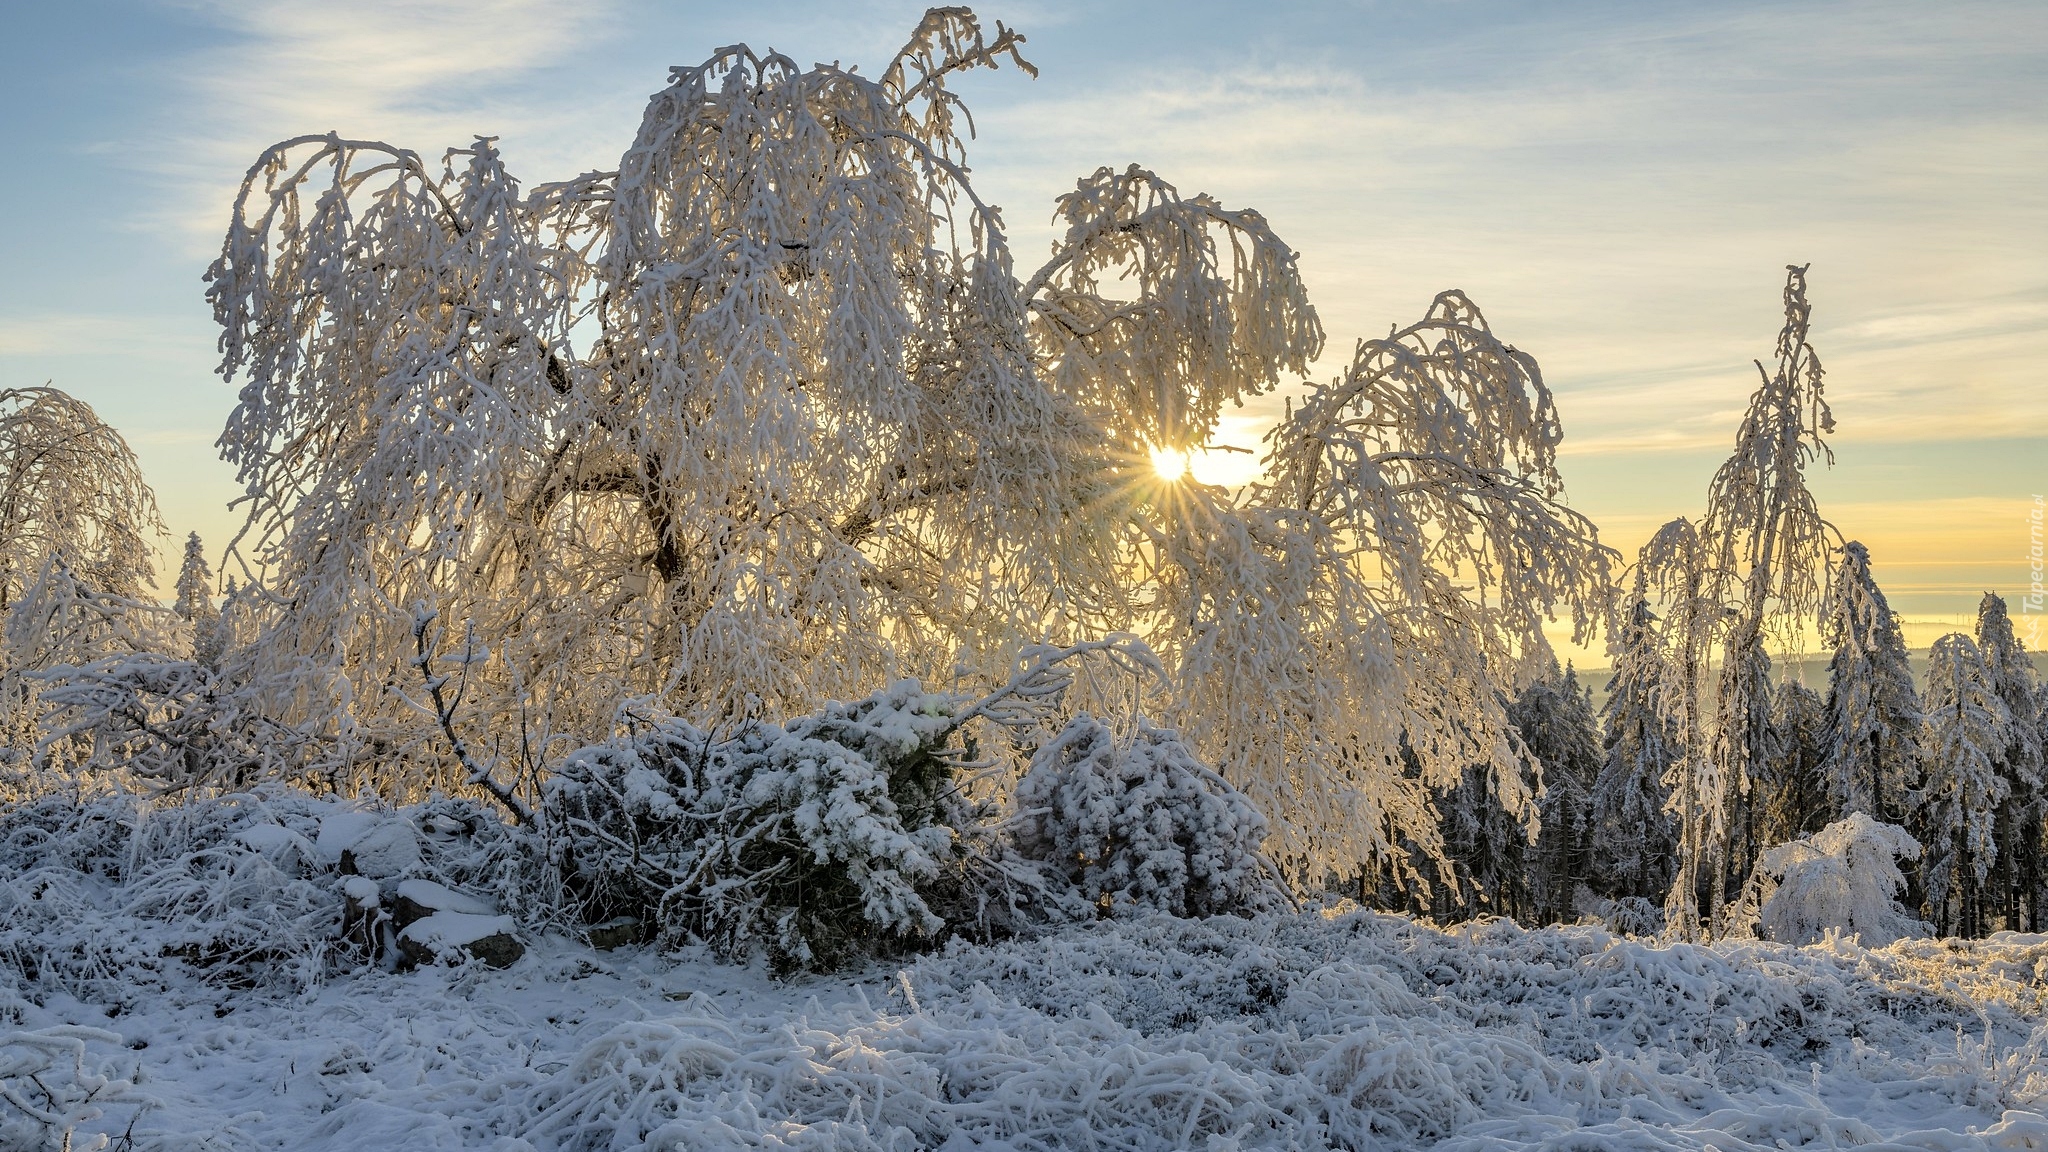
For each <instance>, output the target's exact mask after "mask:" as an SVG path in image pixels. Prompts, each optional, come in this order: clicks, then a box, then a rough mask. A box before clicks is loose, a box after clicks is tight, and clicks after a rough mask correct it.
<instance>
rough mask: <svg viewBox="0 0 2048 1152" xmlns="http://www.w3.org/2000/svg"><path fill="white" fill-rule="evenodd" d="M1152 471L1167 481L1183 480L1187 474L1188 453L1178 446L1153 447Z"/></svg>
mask: <svg viewBox="0 0 2048 1152" xmlns="http://www.w3.org/2000/svg"><path fill="white" fill-rule="evenodd" d="M1152 471H1153V472H1155V473H1157V474H1158V476H1159V478H1160V479H1161V480H1165V481H1168V482H1178V481H1180V480H1184V479H1186V478H1187V474H1188V454H1187V453H1186V452H1183V451H1181V450H1180V449H1178V448H1154V449H1153V450H1152Z"/></svg>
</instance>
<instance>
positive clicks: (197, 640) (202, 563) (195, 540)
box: [172, 532, 222, 668]
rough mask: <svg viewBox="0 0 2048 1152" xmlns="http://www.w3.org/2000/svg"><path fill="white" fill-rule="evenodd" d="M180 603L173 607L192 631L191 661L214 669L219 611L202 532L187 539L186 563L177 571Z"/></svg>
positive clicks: (217, 654) (218, 650)
mask: <svg viewBox="0 0 2048 1152" xmlns="http://www.w3.org/2000/svg"><path fill="white" fill-rule="evenodd" d="M177 587H178V600H177V603H176V604H175V605H174V606H173V609H172V610H173V611H175V612H177V614H178V616H179V618H180V619H182V620H184V621H185V623H186V624H188V625H190V626H191V628H192V658H193V659H194V660H196V661H198V662H199V663H201V664H204V665H206V666H207V667H209V668H211V667H214V666H216V665H218V664H219V663H220V653H221V639H222V637H221V630H220V609H218V608H216V607H214V604H213V569H212V567H211V566H209V565H208V564H207V563H206V546H205V545H204V544H201V543H200V542H199V533H197V532H194V533H192V534H191V535H190V536H187V537H186V538H185V561H184V563H183V564H182V565H181V566H180V567H179V568H178V586H177Z"/></svg>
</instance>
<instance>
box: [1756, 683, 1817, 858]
mask: <svg viewBox="0 0 2048 1152" xmlns="http://www.w3.org/2000/svg"><path fill="white" fill-rule="evenodd" d="M1826 727H1827V705H1826V703H1825V701H1823V700H1822V698H1821V695H1820V693H1818V692H1815V691H1814V690H1813V689H1811V688H1808V687H1806V686H1805V685H1804V684H1800V683H1798V682H1796V681H1792V680H1786V681H1782V682H1781V683H1779V685H1778V687H1777V690H1776V691H1775V692H1773V693H1772V694H1771V728H1770V732H1771V741H1770V745H1769V753H1768V755H1767V756H1766V757H1765V759H1764V763H1763V765H1762V768H1761V771H1760V772H1759V773H1758V780H1757V799H1756V806H1755V809H1754V812H1755V824H1754V829H1755V836H1756V842H1757V846H1758V851H1759V852H1760V853H1761V852H1767V851H1769V850H1770V849H1772V848H1775V847H1777V846H1778V845H1780V844H1786V843H1790V842H1791V841H1793V840H1797V839H1799V838H1800V837H1802V836H1810V835H1812V834H1814V833H1816V832H1819V831H1820V830H1821V829H1822V828H1824V827H1826V826H1827V824H1828V819H1827V815H1828V802H1827V781H1826V777H1825V776H1823V775H1822V771H1821V765H1822V760H1823V758H1824V757H1825V756H1826V742H1825V738H1826Z"/></svg>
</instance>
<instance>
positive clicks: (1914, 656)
mask: <svg viewBox="0 0 2048 1152" xmlns="http://www.w3.org/2000/svg"><path fill="white" fill-rule="evenodd" d="M2030 655H2032V656H2033V658H2034V670H2035V671H2037V672H2039V673H2040V674H2041V677H2042V679H2044V680H2048V652H2034V653H2030ZM1906 658H1907V659H1908V660H1909V661H1910V662H1911V663H1912V666H1913V683H1914V684H1915V686H1917V687H1919V688H1921V689H1922V690H1925V689H1926V687H1927V649H1925V648H1916V649H1913V650H1912V651H1910V652H1908V653H1907V654H1906ZM1787 670H1789V671H1790V673H1791V674H1792V675H1794V676H1797V677H1798V678H1799V682H1800V683H1801V684H1804V685H1806V686H1807V687H1808V688H1811V689H1813V690H1814V691H1816V692H1825V691H1827V687H1828V657H1827V654H1826V653H1824V652H1822V653H1812V652H1809V653H1807V654H1806V655H1805V656H1803V657H1773V658H1772V660H1771V675H1772V677H1773V678H1774V679H1780V680H1782V679H1784V677H1785V675H1786V673H1787ZM1613 675H1614V673H1613V670H1612V669H1608V668H1581V669H1579V683H1581V684H1590V685H1592V687H1593V707H1594V708H1595V709H1598V708H1599V707H1600V706H1601V705H1603V704H1605V703H1607V681H1608V680H1609V679H1610V678H1611V677H1612V676H1613ZM1707 689H1708V693H1709V694H1710V695H1711V694H1712V691H1713V685H1712V684H1711V683H1710V684H1709V685H1708V686H1707Z"/></svg>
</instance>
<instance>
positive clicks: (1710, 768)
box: [1636, 517, 1729, 940]
mask: <svg viewBox="0 0 2048 1152" xmlns="http://www.w3.org/2000/svg"><path fill="white" fill-rule="evenodd" d="M1636 567H1637V571H1638V573H1639V577H1638V581H1639V583H1638V587H1640V588H1646V589H1647V590H1648V591H1649V592H1650V593H1651V594H1653V595H1654V596H1656V598H1657V599H1658V600H1659V601H1660V602H1662V604H1663V605H1664V650H1665V658H1664V659H1665V668H1664V672H1663V673H1662V675H1661V677H1660V680H1661V683H1660V685H1659V689H1660V690H1659V692H1658V694H1657V703H1658V708H1659V716H1660V719H1662V720H1663V721H1664V722H1665V723H1666V724H1668V725H1670V728H1671V732H1672V734H1673V737H1674V739H1675V742H1676V743H1675V746H1676V749H1677V752H1678V755H1677V758H1676V759H1674V760H1673V761H1672V762H1671V767H1670V769H1669V770H1668V771H1667V772H1666V774H1665V777H1664V784H1665V786H1666V788H1667V789H1668V791H1669V794H1670V797H1671V799H1670V804H1669V808H1668V810H1669V811H1670V813H1671V814H1672V816H1673V817H1674V818H1675V823H1676V825H1677V834H1678V868H1677V871H1676V874H1675V875H1674V876H1673V877H1672V881H1671V891H1670V893H1669V894H1668V896H1667V897H1666V899H1665V904H1664V917H1665V925H1666V927H1667V928H1668V929H1669V930H1670V931H1671V932H1672V933H1673V934H1674V935H1676V936H1677V937H1678V938H1679V939H1682V940H1694V939H1698V938H1699V936H1700V935H1701V933H1702V932H1703V931H1705V930H1708V929H1710V928H1713V927H1715V926H1716V925H1715V922H1714V918H1715V917H1717V916H1718V913H1719V908H1720V898H1721V892H1722V886H1721V884H1720V877H1721V859H1722V852H1723V850H1724V848H1725V846H1726V843H1727V839H1726V837H1727V824H1726V817H1727V803H1726V800H1727V777H1726V776H1725V775H1724V774H1723V773H1722V771H1721V765H1720V762H1719V761H1718V760H1717V759H1715V757H1714V756H1713V755H1712V749H1711V746H1710V745H1709V743H1708V735H1707V729H1706V724H1705V720H1704V717H1703V715H1702V712H1703V706H1704V699H1703V695H1702V688H1703V686H1704V683H1705V680H1706V677H1707V673H1708V667H1709V663H1708V662H1709V658H1710V654H1711V653H1712V652H1713V647H1714V640H1715V638H1716V637H1717V636H1719V635H1720V629H1721V626H1722V624H1723V622H1724V621H1725V620H1726V619H1727V618H1728V615H1729V608H1728V606H1727V604H1726V602H1725V601H1724V600H1723V599H1722V597H1721V589H1722V587H1723V586H1724V581H1723V580H1722V578H1721V575H1720V570H1719V569H1717V568H1716V567H1715V565H1714V557H1713V556H1712V555H1711V554H1710V553H1709V551H1708V549H1707V545H1706V542H1705V541H1704V540H1703V539H1702V538H1701V536H1700V532H1699V529H1698V528H1697V527H1695V526H1694V525H1693V523H1692V522H1691V521H1689V520H1686V519H1685V518H1683V517H1680V518H1679V519H1676V520H1673V521H1671V522H1670V523H1668V524H1666V525H1664V526H1663V527H1662V528H1659V529H1658V530H1657V534H1656V535H1654V536H1652V537H1651V538H1650V542H1649V543H1648V544H1645V545H1644V546H1643V549H1642V552H1641V554H1640V555H1639V556H1638V557H1637V560H1636ZM1702 895H1706V896H1707V897H1708V900H1709V907H1710V909H1711V911H1710V916H1709V919H1708V921H1707V922H1706V923H1705V924H1702V923H1701V919H1700V898H1701V896H1702Z"/></svg>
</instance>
